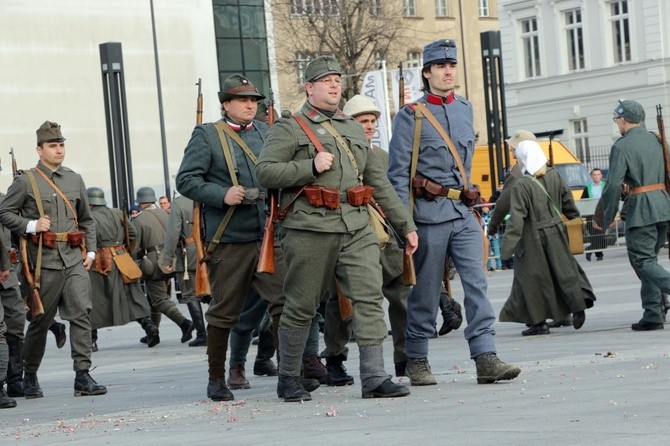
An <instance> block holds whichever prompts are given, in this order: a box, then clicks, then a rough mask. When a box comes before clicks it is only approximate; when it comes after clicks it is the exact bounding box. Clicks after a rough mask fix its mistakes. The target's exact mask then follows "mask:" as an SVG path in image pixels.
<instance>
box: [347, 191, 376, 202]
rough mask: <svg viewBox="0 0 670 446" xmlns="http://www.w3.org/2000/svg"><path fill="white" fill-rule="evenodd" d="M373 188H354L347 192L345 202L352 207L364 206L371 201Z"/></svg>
mask: <svg viewBox="0 0 670 446" xmlns="http://www.w3.org/2000/svg"><path fill="white" fill-rule="evenodd" d="M374 192H375V188H374V187H372V186H354V187H352V188H351V189H349V190H348V191H347V202H348V203H349V204H350V205H352V206H366V205H368V204H369V203H370V200H372V194H373V193H374Z"/></svg>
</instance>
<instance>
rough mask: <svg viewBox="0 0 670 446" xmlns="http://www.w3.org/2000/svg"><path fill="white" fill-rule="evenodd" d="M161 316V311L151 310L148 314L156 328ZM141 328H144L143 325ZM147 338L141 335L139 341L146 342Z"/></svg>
mask: <svg viewBox="0 0 670 446" xmlns="http://www.w3.org/2000/svg"><path fill="white" fill-rule="evenodd" d="M161 316H162V315H161V313H159V312H156V311H153V310H151V316H150V318H151V322H153V324H154V325H155V326H156V328H158V326H159V325H160V323H161ZM140 323H141V322H140ZM142 328H144V325H143V326H142ZM145 331H146V330H145ZM147 338H148V336H142V337H141V338H140V342H141V343H142V344H146V343H147Z"/></svg>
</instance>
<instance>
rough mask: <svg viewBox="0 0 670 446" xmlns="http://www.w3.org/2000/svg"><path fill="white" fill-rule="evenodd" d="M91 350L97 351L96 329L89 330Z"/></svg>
mask: <svg viewBox="0 0 670 446" xmlns="http://www.w3.org/2000/svg"><path fill="white" fill-rule="evenodd" d="M91 351H92V352H93V353H95V352H97V351H98V330H96V329H93V330H91Z"/></svg>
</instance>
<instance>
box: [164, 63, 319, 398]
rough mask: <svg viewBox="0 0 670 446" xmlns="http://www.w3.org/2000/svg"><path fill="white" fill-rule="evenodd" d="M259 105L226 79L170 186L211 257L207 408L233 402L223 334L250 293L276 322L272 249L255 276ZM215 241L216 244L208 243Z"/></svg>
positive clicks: (235, 80)
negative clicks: (198, 207) (199, 219)
mask: <svg viewBox="0 0 670 446" xmlns="http://www.w3.org/2000/svg"><path fill="white" fill-rule="evenodd" d="M264 97H265V96H263V95H262V94H260V93H259V92H258V90H257V89H256V87H255V86H254V85H253V84H252V83H251V82H249V80H248V79H247V78H246V77H244V76H242V75H240V74H234V75H231V76H229V77H228V78H227V79H226V80H225V81H224V83H223V91H221V92H219V100H220V102H221V109H222V112H223V113H222V115H223V116H222V118H221V120H219V121H217V122H216V123H207V124H203V125H199V126H197V127H196V128H195V129H194V130H193V134H192V135H191V139H190V141H189V142H188V145H187V146H186V149H185V151H184V158H183V159H182V163H181V167H180V168H179V172H178V173H177V178H176V184H177V190H178V191H179V192H180V193H181V194H182V195H184V196H186V197H189V198H191V199H192V200H195V201H197V202H199V203H201V204H202V207H203V208H202V209H203V211H202V212H203V219H204V222H205V229H206V231H205V232H206V233H205V242H206V243H205V246H206V247H207V250H208V251H211V253H210V254H209V260H208V266H209V281H210V285H211V289H212V300H211V302H210V304H209V308H208V309H207V313H206V314H205V319H206V320H207V358H208V363H209V371H208V373H209V380H208V384H207V397H208V398H211V399H212V400H214V401H230V400H233V399H234V395H233V394H232V392H231V391H230V389H229V388H228V386H227V384H226V379H225V372H226V370H225V362H226V353H227V351H228V338H229V336H230V329H231V327H232V326H233V325H234V324H235V323H236V322H237V320H238V318H239V315H240V312H241V311H242V308H243V307H244V303H245V300H246V299H247V296H249V294H250V292H251V291H252V290H253V291H255V292H257V293H258V294H260V296H261V298H263V300H265V301H266V302H268V312H269V314H270V316H272V318H273V320H275V319H278V318H279V315H280V314H281V310H282V304H283V301H284V297H283V296H282V294H281V290H282V283H283V279H284V259H283V256H282V252H281V250H280V249H279V247H278V246H275V249H274V256H275V262H274V265H275V273H274V274H267V273H258V272H257V271H256V269H257V265H258V259H259V254H260V246H261V240H262V237H263V226H264V225H265V218H266V215H265V203H264V200H263V198H264V194H265V191H264V190H262V189H261V186H260V185H259V183H258V180H257V179H256V171H255V169H254V165H255V163H256V160H257V159H258V156H259V155H260V151H261V147H262V146H263V142H264V141H265V139H266V134H267V128H268V127H267V125H266V124H264V123H262V122H260V121H257V120H255V119H254V117H255V116H256V111H257V107H258V104H257V101H258V100H259V99H263V98H264ZM217 232H218V234H217ZM215 238H218V240H216V241H213V240H214V239H215ZM312 385H313V384H312ZM316 386H317V387H318V382H317V383H316Z"/></svg>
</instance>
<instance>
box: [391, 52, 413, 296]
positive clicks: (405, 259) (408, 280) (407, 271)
mask: <svg viewBox="0 0 670 446" xmlns="http://www.w3.org/2000/svg"><path fill="white" fill-rule="evenodd" d="M398 91H399V93H398V105H399V106H398V109H401V108H403V107H404V106H405V76H403V73H402V62H400V64H398ZM411 181H412V179H411V178H410V182H411ZM411 189H412V188H411V187H410V191H411ZM410 193H411V192H410ZM412 218H414V217H413V216H412ZM394 232H395V231H394ZM396 238H397V239H398V240H400V238H399V237H397V234H396ZM403 245H404V243H403ZM402 283H403V285H416V270H415V269H414V257H412V255H411V254H407V252H406V251H405V250H403V253H402Z"/></svg>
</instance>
